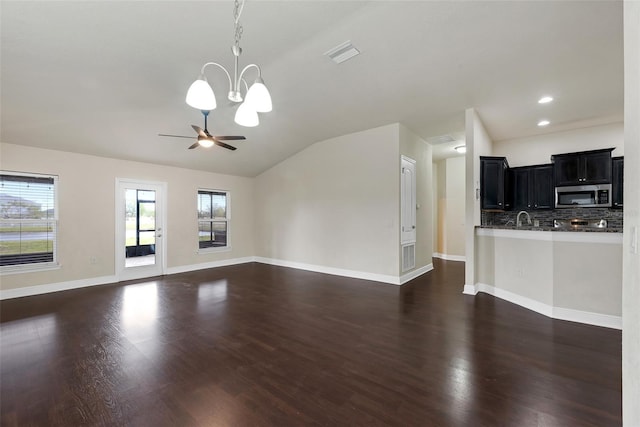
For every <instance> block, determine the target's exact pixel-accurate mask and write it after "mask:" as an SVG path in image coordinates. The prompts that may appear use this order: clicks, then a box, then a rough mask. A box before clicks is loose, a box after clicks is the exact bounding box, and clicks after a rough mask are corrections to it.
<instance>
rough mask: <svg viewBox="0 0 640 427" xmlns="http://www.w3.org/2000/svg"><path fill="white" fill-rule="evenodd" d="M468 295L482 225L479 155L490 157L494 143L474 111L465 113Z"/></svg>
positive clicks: (466, 272)
mask: <svg viewBox="0 0 640 427" xmlns="http://www.w3.org/2000/svg"><path fill="white" fill-rule="evenodd" d="M465 135H466V137H465V140H466V146H467V154H466V156H465V166H466V171H465V258H466V259H465V268H464V272H465V278H464V283H465V292H470V293H475V291H474V288H475V226H476V225H480V198H479V197H476V195H477V194H479V191H480V156H491V155H492V153H493V141H492V140H491V138H490V137H489V134H488V132H487V130H486V129H485V128H484V125H483V123H482V120H481V119H480V116H478V113H476V111H475V110H474V109H473V108H469V109H467V110H466V111H465Z"/></svg>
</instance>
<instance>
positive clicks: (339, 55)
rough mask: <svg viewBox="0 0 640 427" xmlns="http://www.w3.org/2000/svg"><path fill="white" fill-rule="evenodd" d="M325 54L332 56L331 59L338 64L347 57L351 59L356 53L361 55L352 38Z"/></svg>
mask: <svg viewBox="0 0 640 427" xmlns="http://www.w3.org/2000/svg"><path fill="white" fill-rule="evenodd" d="M324 54H325V55H326V56H328V57H329V58H331V60H332V61H333V62H335V63H336V64H341V63H343V62H344V61H346V60H347V59H351V58H353V57H354V56H356V55H360V51H359V50H358V49H356V48H355V47H354V46H353V45H352V44H351V41H350V40H348V41H346V42H344V43H342V44H341V45H339V46H336V47H334V48H333V49H331V50H328V51H327V52H325V53H324Z"/></svg>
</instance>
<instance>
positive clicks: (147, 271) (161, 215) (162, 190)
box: [115, 178, 167, 281]
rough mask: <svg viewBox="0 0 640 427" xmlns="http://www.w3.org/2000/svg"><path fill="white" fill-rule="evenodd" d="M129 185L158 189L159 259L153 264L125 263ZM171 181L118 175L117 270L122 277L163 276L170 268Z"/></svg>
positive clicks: (120, 278)
mask: <svg viewBox="0 0 640 427" xmlns="http://www.w3.org/2000/svg"><path fill="white" fill-rule="evenodd" d="M125 188H136V189H138V190H141V189H143V190H144V189H148V190H154V191H155V192H156V206H155V207H156V243H155V245H156V262H155V264H154V265H151V266H139V267H129V268H126V267H125V262H126V249H125V245H126V230H125V198H124V189H125ZM166 201H167V183H166V182H159V181H145V180H139V179H130V178H116V183H115V218H116V221H115V227H116V230H115V270H116V271H115V272H116V277H117V279H118V281H123V280H134V279H142V278H145V277H154V276H162V275H164V274H165V271H166V269H167V239H166V237H165V232H166V219H167V203H166Z"/></svg>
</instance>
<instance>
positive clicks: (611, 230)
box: [476, 225, 622, 233]
mask: <svg viewBox="0 0 640 427" xmlns="http://www.w3.org/2000/svg"><path fill="white" fill-rule="evenodd" d="M476 228H489V229H494V230H526V231H556V232H568V233H622V228H617V227H607V228H583V229H578V230H567V229H564V228H555V227H548V226H547V227H545V226H540V227H533V226H530V225H527V226H522V227H516V226H515V225H479V226H476Z"/></svg>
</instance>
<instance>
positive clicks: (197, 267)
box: [164, 256, 255, 274]
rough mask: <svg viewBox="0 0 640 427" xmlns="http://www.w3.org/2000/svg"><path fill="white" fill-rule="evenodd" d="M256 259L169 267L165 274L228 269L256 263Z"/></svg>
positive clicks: (237, 259)
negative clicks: (238, 265)
mask: <svg viewBox="0 0 640 427" xmlns="http://www.w3.org/2000/svg"><path fill="white" fill-rule="evenodd" d="M254 261H255V257H252V256H248V257H243V258H231V259H223V260H220V261H211V262H202V263H199V264H189V265H181V266H178V267H169V268H167V270H166V271H165V273H164V274H177V273H187V272H189V271H196V270H206V269H207V268H216V267H226V266H228V265H237V264H246V263H248V262H254Z"/></svg>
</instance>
